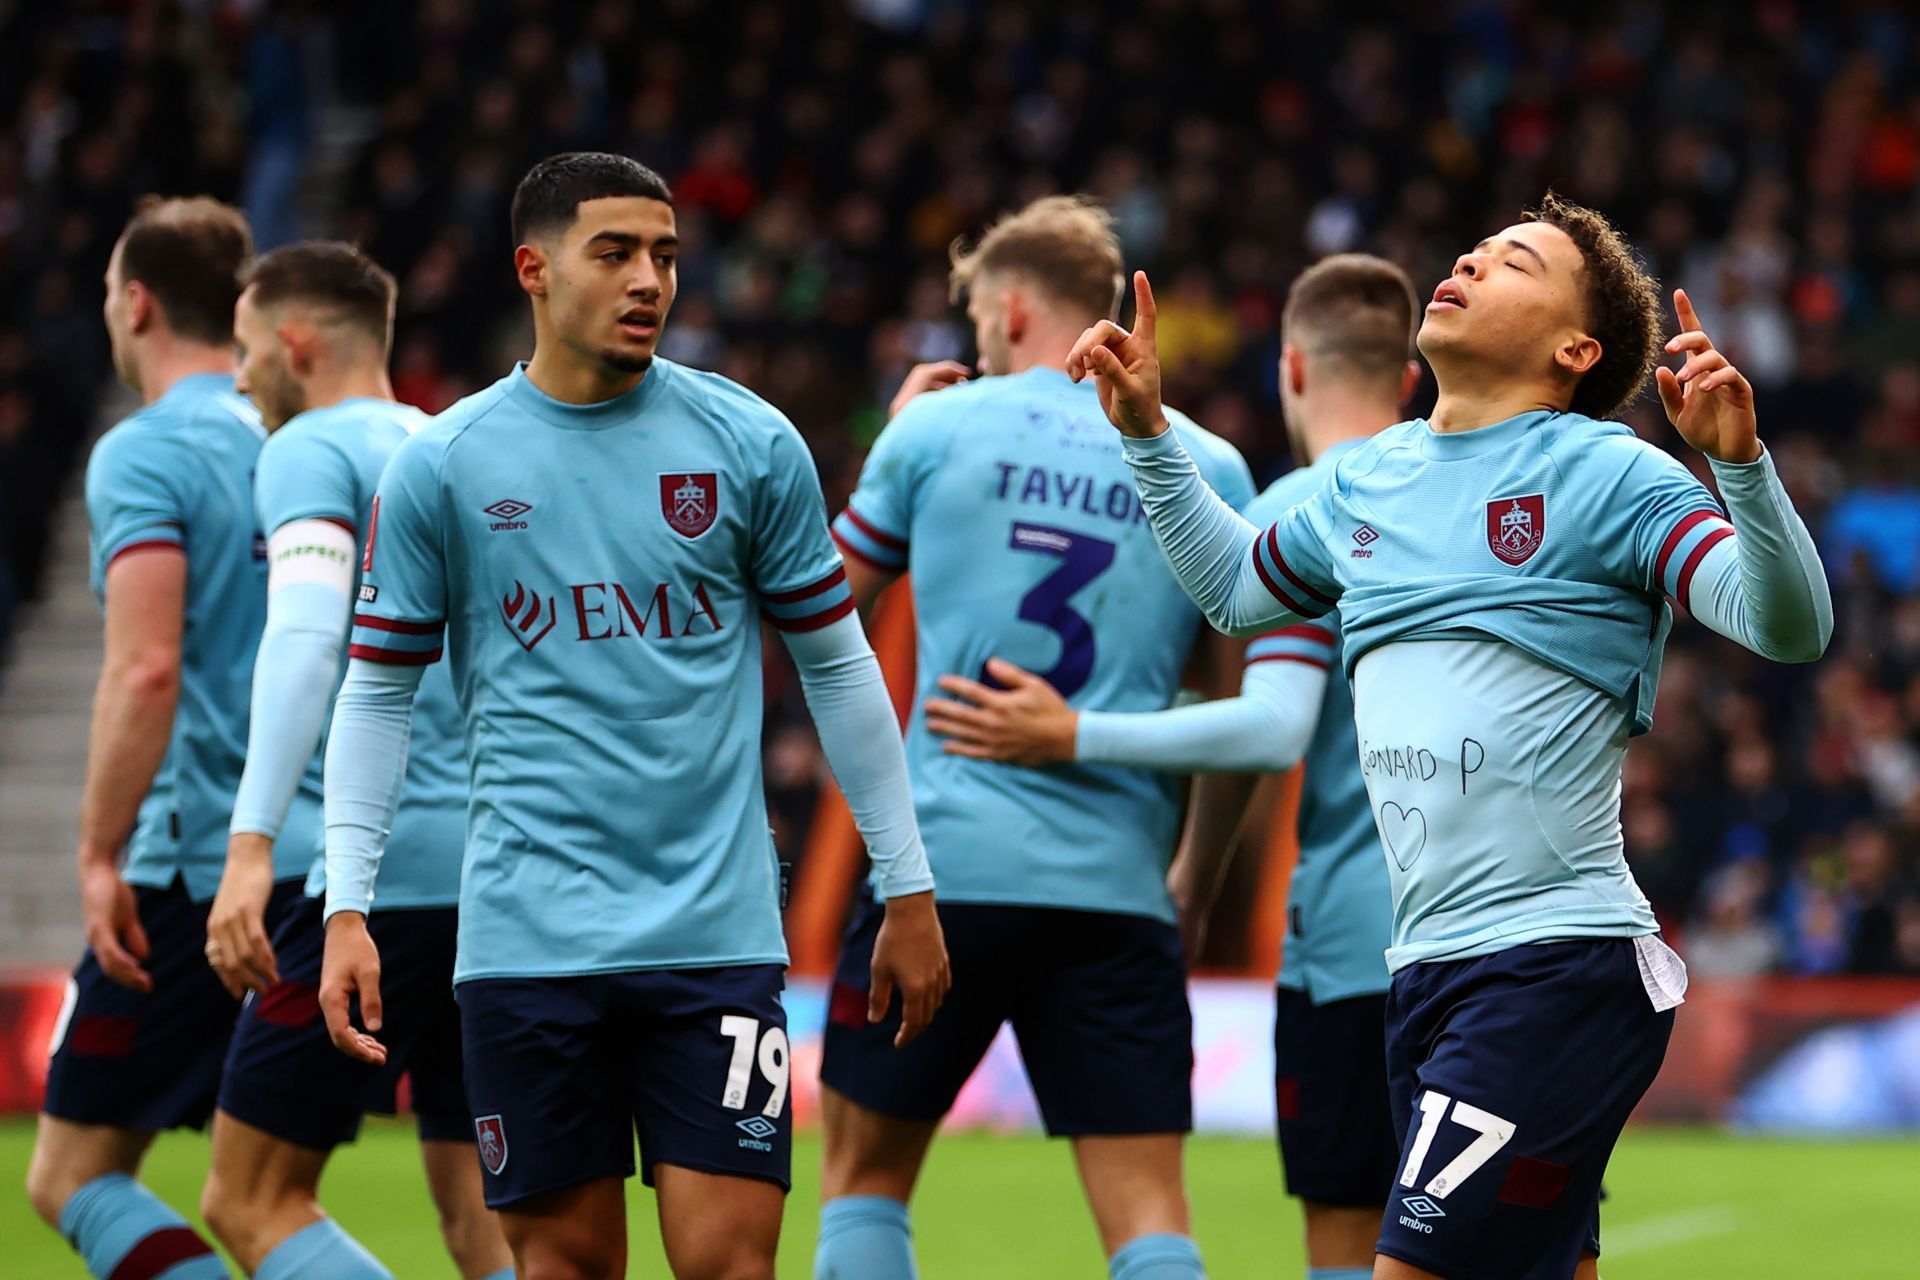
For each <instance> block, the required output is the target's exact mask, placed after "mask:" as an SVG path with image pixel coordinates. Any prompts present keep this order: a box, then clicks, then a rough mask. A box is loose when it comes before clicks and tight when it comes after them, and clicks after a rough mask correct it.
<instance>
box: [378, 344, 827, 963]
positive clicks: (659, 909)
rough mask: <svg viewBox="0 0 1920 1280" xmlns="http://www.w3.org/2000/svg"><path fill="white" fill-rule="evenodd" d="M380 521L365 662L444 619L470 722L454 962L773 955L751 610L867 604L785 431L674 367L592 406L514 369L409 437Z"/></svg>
mask: <svg viewBox="0 0 1920 1280" xmlns="http://www.w3.org/2000/svg"><path fill="white" fill-rule="evenodd" d="M372 523H373V526H374V527H373V529H372V530H371V536H370V546H369V550H368V553H367V559H366V561H365V562H364V568H365V572H364V573H363V576H362V594H363V595H364V596H366V597H367V598H366V599H365V601H364V602H363V603H362V604H361V606H360V609H359V612H358V613H357V615H356V616H355V627H354V635H353V646H352V649H351V653H352V656H353V657H355V658H360V659H364V660H367V661H371V662H398V663H427V662H431V661H433V659H434V658H435V656H437V655H438V654H439V652H440V649H441V643H442V641H441V637H442V633H443V631H444V634H445V645H446V651H447V656H448V658H449V660H450V661H451V664H452V673H453V681H454V689H455V692H456V693H457V695H458V699H459V703H460V708H461V712H462V716H463V719H464V722H465V731H466V747H467V760H468V767H469V770H470V778H471V795H472V801H471V809H470V813H469V819H468V826H467V859H466V876H465V882H464V884H463V886H462V890H461V896H460V944H459V960H458V963H457V966H456V970H455V979H456V981H467V980H469V979H474V978H486V977H515V976H517V977H535V976H561V975H572V974H587V973H608V972H621V971H627V970H637V969H656V968H693V967H703V966H717V965H734V964H758V963H782V962H784V961H785V959H786V945H785V940H784V938H783V936H782V932H781V924H780V871H779V864H778V860H777V857H776V855H775V852H774V847H773V840H772V837H771V834H770V832H769V829H768V826H767V812H766V798H765V794H764V789H763V786H762V781H761V772H760V735H761V716H762V693H761V686H762V675H761V666H760V622H761V619H762V618H763V617H764V618H765V619H766V620H767V621H768V622H770V623H772V625H774V626H775V627H779V628H784V629H787V630H795V631H800V630H810V629H814V628H818V627H822V626H825V625H827V624H828V623H829V622H832V621H834V620H836V619H839V618H843V617H845V616H846V615H847V614H848V613H850V612H851V611H852V609H853V600H852V596H851V594H850V592H849V590H848V587H847V584H846V571H845V569H844V568H843V567H842V565H841V562H840V556H839V553H838V552H836V551H835V550H834V547H833V542H832V540H831V538H829V537H828V534H827V521H826V504H825V502H824V500H823V499H822V497H821V493H820V482H819V478H818V475H817V473H816V472H815V470H814V465H813V460H812V458H811V456H809V454H808V452H807V447H806V444H805V442H804V441H802V440H801V438H800V435H799V433H798V432H797V431H795V430H794V429H793V427H792V425H791V424H790V423H788V422H787V420H786V419H785V418H784V417H782V416H781V415H780V413H779V412H778V411H777V410H775V409H774V408H773V407H772V406H770V405H768V404H767V403H766V402H765V401H763V400H761V399H760V398H759V397H757V396H755V395H753V394H752V393H751V392H749V391H747V390H746V389H744V388H742V387H740V386H738V385H736V384H735V383H732V382H729V381H728V380H727V379H725V378H722V377H719V376H717V375H715V374H709V373H702V372H699V371H697V370H693V369H689V368H686V367H684V366H681V365H676V364H674V363H673V362H672V361H669V360H664V359H656V360H654V362H653V365H652V367H651V369H650V370H649V371H648V373H647V375H646V377H645V378H643V379H642V380H641V382H640V384H639V385H638V386H637V387H635V388H634V389H633V390H632V391H630V392H628V393H627V394H626V395H623V396H621V397H620V398H618V399H616V400H611V401H607V402H605V403H602V404H595V405H571V404H564V403H562V402H560V401H557V400H554V399H551V398H550V397H548V396H546V395H544V394H543V393H542V392H540V391H539V389H537V388H536V387H534V386H533V384H532V383H530V382H529V381H528V380H527V378H526V375H525V372H524V370H522V369H516V370H515V371H514V372H513V373H512V374H509V375H508V376H507V377H506V378H504V379H502V380H501V381H499V382H497V383H495V384H494V385H493V386H492V387H490V388H488V389H487V390H485V391H482V392H480V393H479V394H477V395H474V396H470V397H468V398H467V399H465V400H463V401H461V402H460V403H459V404H456V405H454V406H453V407H452V408H451V409H449V410H448V411H447V412H446V413H444V414H442V415H440V417H438V418H436V419H435V420H434V421H433V423H432V424H431V425H429V426H428V427H426V428H425V429H424V430H422V431H420V432H418V433H416V434H415V435H414V436H413V437H412V438H410V439H409V440H408V441H407V442H406V443H405V444H403V445H401V446H400V448H399V450H398V451H397V452H396V453H395V454H394V456H393V460H392V462H390V463H389V464H388V466H387V470H386V473H385V475H384V476H382V478H381V481H380V492H379V500H378V506H377V509H376V511H375V514H374V516H373V518H372ZM406 856H407V851H406V850H405V849H403V848H401V847H400V846H399V844H398V843H397V842H395V843H393V844H392V845H390V846H389V850H388V853H387V861H392V860H395V859H398V858H403V857H406ZM385 876H386V870H385V868H384V866H383V868H382V870H381V877H382V880H383V882H384V879H385Z"/></svg>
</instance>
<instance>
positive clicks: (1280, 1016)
mask: <svg viewBox="0 0 1920 1280" xmlns="http://www.w3.org/2000/svg"><path fill="white" fill-rule="evenodd" d="M1273 1098H1274V1115H1275V1116H1276V1117H1277V1118H1278V1120H1279V1131H1280V1163H1281V1165H1282V1166H1283V1167H1284V1169H1285V1170H1286V1177H1287V1194H1288V1195H1292V1196H1298V1197H1299V1198H1300V1199H1302V1200H1311V1201H1313V1202H1314V1203H1316V1204H1329V1205H1341V1206H1344V1207H1349V1208H1374V1207H1376V1206H1379V1205H1383V1204H1385V1203H1386V1202H1387V1191H1388V1188H1390V1187H1391V1186H1392V1185H1393V1175H1394V1173H1395V1172H1396V1171H1397V1170H1398V1169H1399V1167H1400V1130H1399V1128H1398V1127H1397V1126H1396V1125H1395V1124H1394V1122H1393V1107H1392V1105H1391V1104H1390V1103H1389V1101H1388V1099H1387V997H1386V996H1385V995H1384V994H1382V995H1377V996H1354V997H1353V998H1351V999H1348V1000H1330V1001H1328V1002H1327V1003H1326V1004H1315V1003H1314V1002H1313V1001H1312V1000H1310V999H1308V998H1307V995H1306V993H1305V992H1302V991H1291V990H1288V989H1287V988H1286V987H1281V988H1279V991H1278V994H1277V998H1276V1000H1275V1002H1274V1012H1273Z"/></svg>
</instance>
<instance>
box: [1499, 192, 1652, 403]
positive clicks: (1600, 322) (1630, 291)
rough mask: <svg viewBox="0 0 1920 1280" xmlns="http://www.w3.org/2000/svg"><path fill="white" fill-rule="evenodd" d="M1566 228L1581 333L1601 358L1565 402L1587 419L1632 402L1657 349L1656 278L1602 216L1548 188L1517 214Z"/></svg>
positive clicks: (1650, 374) (1641, 387) (1646, 375)
mask: <svg viewBox="0 0 1920 1280" xmlns="http://www.w3.org/2000/svg"><path fill="white" fill-rule="evenodd" d="M1521 216H1522V217H1523V218H1524V219H1525V220H1526V221H1528V222H1544V223H1546V224H1547V225H1548V226H1550V227H1558V228H1559V229H1560V230H1562V231H1564V232H1566V234H1567V236H1568V238H1569V239H1571V240H1572V241H1573V243H1574V247H1575V248H1577V249H1579V250H1580V257H1581V260H1582V263H1583V267H1584V269H1583V271H1582V274H1581V279H1580V283H1581V286H1582V288H1583V289H1584V290H1585V292H1586V307H1587V317H1586V320H1587V332H1588V333H1590V334H1592V335H1593V338H1594V340H1595V341H1597V342H1598V343H1599V344H1600V359H1599V360H1598V361H1597V362H1596V363H1595V364H1594V366H1593V368H1591V369H1589V370H1587V372H1586V374H1585V376H1583V377H1582V378H1581V379H1580V382H1579V385H1577V386H1576V387H1574V389H1573V403H1572V404H1571V405H1569V406H1568V407H1569V408H1571V409H1572V410H1573V412H1575V413H1584V414H1586V415H1587V416H1588V417H1589V418H1611V417H1613V416H1614V415H1615V414H1617V413H1619V412H1620V411H1621V410H1622V409H1625V408H1626V407H1627V406H1628V405H1630V404H1632V403H1633V401H1634V399H1635V397H1637V396H1638V395H1639V394H1640V392H1641V391H1642V390H1644V389H1645V387H1646V385H1647V379H1648V378H1649V377H1651V376H1652V375H1653V362H1654V361H1655V360H1656V359H1657V358H1658V357H1659V354H1660V334H1661V321H1660V283H1659V281H1657V280H1655V279H1654V278H1653V277H1652V276H1651V275H1649V274H1648V273H1647V270H1646V268H1645V267H1643V266H1641V265H1640V260H1639V258H1638V257H1636V256H1635V255H1634V252H1633V246H1631V245H1630V244H1628V243H1627V238H1626V237H1625V236H1623V235H1621V234H1620V232H1619V231H1618V230H1617V229H1616V228H1615V227H1614V225H1613V224H1612V223H1611V222H1608V221H1607V220H1606V218H1605V217H1604V216H1603V215H1601V214H1599V213H1597V212H1595V211H1594V210H1592V209H1589V208H1587V207H1586V206H1584V205H1578V204H1575V203H1573V201H1571V200H1563V199H1561V198H1560V197H1559V196H1557V195H1555V194H1554V193H1553V192H1551V191H1549V192H1548V193H1547V195H1546V198H1545V199H1544V200H1542V201H1541V202H1540V207H1539V208H1537V209H1529V210H1527V211H1526V212H1525V213H1524V214H1522V215H1521Z"/></svg>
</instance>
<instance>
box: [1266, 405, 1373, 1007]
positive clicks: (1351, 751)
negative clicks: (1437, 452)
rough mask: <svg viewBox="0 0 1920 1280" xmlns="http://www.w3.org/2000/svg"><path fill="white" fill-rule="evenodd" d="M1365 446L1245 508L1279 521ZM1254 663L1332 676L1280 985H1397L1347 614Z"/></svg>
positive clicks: (1291, 630) (1275, 639)
mask: <svg viewBox="0 0 1920 1280" xmlns="http://www.w3.org/2000/svg"><path fill="white" fill-rule="evenodd" d="M1361 443H1363V441H1360V440H1344V441H1341V442H1340V443H1339V444H1336V445H1334V446H1333V447H1332V448H1330V449H1328V450H1326V451H1325V452H1324V453H1322V454H1321V455H1320V456H1319V457H1318V458H1316V459H1314V461H1313V464H1312V465H1311V466H1306V467H1301V468H1299V469H1297V470H1295V471H1291V472H1288V473H1287V474H1286V475H1284V476H1282V477H1280V479H1278V480H1276V481H1274V483H1273V484H1271V485H1270V486H1268V487H1267V489H1266V490H1265V491H1264V492H1263V493H1261V495H1260V496H1259V497H1257V498H1255V499H1254V500H1253V501H1252V502H1251V503H1249V504H1248V506H1247V509H1246V510H1245V511H1244V512H1242V513H1241V514H1242V515H1244V516H1245V517H1246V518H1247V519H1248V520H1249V521H1250V522H1252V523H1253V524H1256V525H1261V526H1265V525H1269V524H1272V523H1273V522H1274V521H1275V520H1278V519H1279V518H1280V517H1281V516H1282V515H1284V514H1285V513H1286V511H1287V509H1288V508H1289V507H1291V506H1293V505H1294V504H1295V503H1298V502H1301V501H1303V500H1305V499H1306V498H1308V497H1311V496H1312V494H1313V492H1314V491H1315V490H1316V489H1318V488H1319V487H1320V485H1321V484H1322V483H1323V482H1324V481H1325V480H1326V478H1327V476H1328V475H1330V474H1331V473H1332V471H1333V467H1334V463H1335V462H1336V461H1337V460H1338V459H1339V458H1340V457H1341V455H1343V454H1345V453H1347V452H1349V451H1350V450H1352V449H1353V448H1355V447H1356V446H1358V445H1360V444H1361ZM1247 661H1248V663H1255V662H1306V663H1311V664H1313V665H1315V666H1318V667H1322V668H1325V669H1327V670H1328V671H1329V672H1330V673H1331V675H1330V678H1329V679H1328V681H1327V685H1326V692H1325V693H1324V694H1323V695H1322V696H1321V699H1320V713H1319V716H1318V718H1317V719H1316V720H1315V721H1314V728H1313V734H1312V736H1311V737H1310V738H1308V740H1307V750H1306V754H1305V755H1304V756H1302V757H1301V761H1302V764H1303V765H1304V767H1305V773H1304V775H1303V777H1302V779H1301V783H1300V816H1299V820H1298V822H1297V824H1296V826H1297V831H1298V835H1299V845H1300V851H1299V857H1298V860H1297V861H1296V862H1295V863H1294V867H1293V878H1292V880H1291V881H1289V884H1288V889H1287V939H1286V944H1285V946H1284V947H1283V948H1282V950H1281V958H1280V977H1279V979H1278V981H1279V984H1280V985H1281V986H1283V987H1285V988H1287V989H1288V990H1291V991H1299V992H1303V993H1304V994H1306V995H1307V996H1308V997H1309V998H1310V999H1311V1000H1313V1002H1314V1003H1315V1004H1326V1003H1327V1002H1329V1001H1333V1000H1347V999H1351V998H1353V997H1355V996H1365V995H1378V994H1379V993H1380V992H1382V991H1385V990H1386V989H1387V986H1388V983H1389V979H1390V976H1391V975H1389V974H1388V972H1387V961H1386V953H1387V945H1388V943H1389V942H1390V941H1391V940H1392V935H1393V893H1392V890H1391V888H1390V887H1389V885H1388V883H1387V863H1386V855H1385V854H1384V853H1383V852H1382V851H1381V848H1380V836H1379V833H1378V832H1377V831H1376V830H1375V828H1374V823H1373V809H1372V807H1371V806H1370V805H1369V804H1368V802H1367V781H1366V778H1365V776H1364V775H1362V774H1361V772H1360V744H1359V741H1358V739H1357V737H1356V734H1355V730H1354V725H1353V692H1352V689H1351V688H1350V687H1349V686H1348V683H1347V680H1346V677H1345V676H1344V675H1343V674H1342V671H1341V664H1340V626H1339V614H1338V612H1334V613H1329V614H1327V615H1326V616H1325V617H1323V618H1318V619H1315V620H1313V621H1311V622H1300V623H1296V624H1294V625H1292V626H1288V627H1282V628H1280V629H1279V630H1277V631H1270V632H1268V633H1266V634H1265V635H1261V636H1258V637H1255V638H1254V640H1253V641H1252V642H1251V643H1250V644H1248V646H1247Z"/></svg>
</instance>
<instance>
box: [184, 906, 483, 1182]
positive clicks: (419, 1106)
mask: <svg viewBox="0 0 1920 1280" xmlns="http://www.w3.org/2000/svg"><path fill="white" fill-rule="evenodd" d="M325 906H326V904H325V902H324V901H323V900H321V899H319V898H302V899H301V900H300V901H299V902H296V903H295V904H294V905H293V906H292V908H291V909H290V910H289V911H288V912H287V915H286V918H285V919H284V920H283V921H282V922H281V925H280V929H279V931H278V932H277V933H275V934H274V937H273V950H274V955H275V956H276V957H277V958H278V960H279V964H280V981H279V982H277V983H275V984H274V985H273V986H271V987H269V988H268V989H267V990H266V991H265V992H264V993H263V994H261V995H260V996H259V997H257V998H256V999H253V1000H250V1001H248V1002H247V1006H246V1009H245V1011H244V1012H242V1013H241V1015H240V1025H239V1026H238V1027H236V1028H235V1029H234V1033H233V1045H232V1047H231V1048H230V1049H229V1050H228V1051H227V1070H226V1075H225V1077H224V1078H223V1079H222V1080H221V1083H220V1109H221V1110H222V1111H224V1112H226V1113H227V1114H228V1115H230V1116H232V1117H233V1118H234V1119H236V1120H243V1121H245V1122H246V1123H247V1124H250V1125H252V1126H253V1127H254V1128H256V1129H264V1130H265V1131H266V1132H268V1133H270V1134H272V1135H273V1136H274V1137H276V1138H280V1139H282V1140H283V1141H286V1142H291V1143H293V1144H294V1145H295V1146H300V1147H309V1148H312V1149H313V1150H315V1151H330V1150H332V1149H333V1148H334V1147H337V1146H339V1145H340V1144H342V1143H345V1142H352V1141H353V1140H354V1138H355V1137H356V1136H357V1135H358V1134H359V1132H360V1118H361V1116H362V1115H364V1114H365V1113H366V1112H369V1111H379V1112H383V1113H386V1114H388V1115H391V1114H392V1113H393V1111H394V1094H395V1089H396V1088H397V1086H398V1085H399V1083H400V1077H401V1075H402V1074H403V1073H404V1074H405V1075H407V1076H408V1078H409V1083H410V1085H411V1088H412V1097H413V1110H414V1116H415V1118H416V1120H417V1122H418V1124H419V1126H420V1137H421V1138H422V1139H423V1140H427V1141H440V1142H470V1141H472V1139H473V1113H472V1112H470V1111H469V1110H467V1094H466V1089H465V1087H464V1086H463V1085H462V1083H461V1074H462V1070H461V1057H460V1009H459V1006H458V1005H456V1004H455V1003H454V1000H453V943H454V934H455V930H456V926H457V922H458V917H459V912H458V911H457V910H455V909H454V908H453V907H422V908H417V909H411V910H408V909H397V910H385V911H375V912H374V913H373V914H372V915H370V916H369V917H367V931H368V932H369V933H370V934H372V935H373V941H374V945H375V946H377V947H379V948H380V1001H381V1012H382V1018H381V1028H380V1040H381V1042H382V1043H383V1044H385V1045H386V1046H387V1062H386V1065H385V1066H384V1067H376V1066H374V1065H373V1064H372V1063H367V1062H361V1061H360V1060H359V1059H357V1058H350V1057H348V1056H347V1055H346V1054H344V1053H342V1052H340V1050H338V1049H336V1048H334V1045H333V1040H332V1039H331V1038H330V1037H329V1036H328V1035H327V1022H326V1019H325V1018H324V1017H322V1016H321V1014H320V962H321V959H322V955H323V953H324V951H325V943H326V937H327V935H326V926H325V925H324V924H323V923H322V920H321V916H322V914H323V912H324V909H325Z"/></svg>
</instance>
